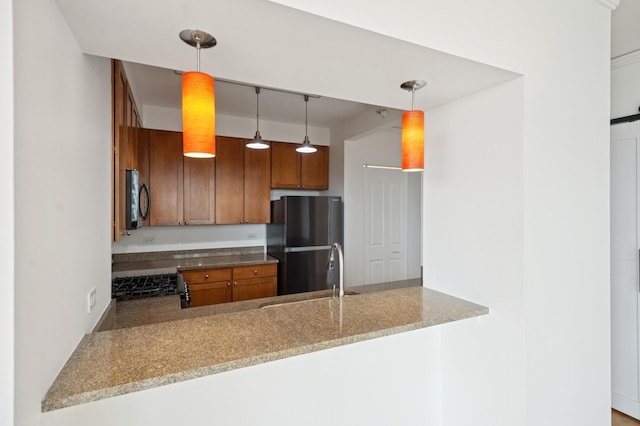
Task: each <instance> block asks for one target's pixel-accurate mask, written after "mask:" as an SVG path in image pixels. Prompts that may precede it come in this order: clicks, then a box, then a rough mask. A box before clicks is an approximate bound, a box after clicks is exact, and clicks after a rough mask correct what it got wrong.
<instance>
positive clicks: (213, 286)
mask: <svg viewBox="0 0 640 426" xmlns="http://www.w3.org/2000/svg"><path fill="white" fill-rule="evenodd" d="M189 293H190V294H191V306H192V307H194V308H195V307H197V306H206V305H215V304H217V303H226V302H231V301H232V300H233V299H232V290H231V281H217V282H212V283H193V284H189Z"/></svg>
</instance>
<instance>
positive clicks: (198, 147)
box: [182, 71, 216, 158]
mask: <svg viewBox="0 0 640 426" xmlns="http://www.w3.org/2000/svg"><path fill="white" fill-rule="evenodd" d="M182 150H183V153H184V155H185V157H194V158H211V157H215V155H216V103H215V85H214V81H213V77H211V76H210V75H208V74H205V73H202V72H195V71H192V72H185V73H184V74H182Z"/></svg>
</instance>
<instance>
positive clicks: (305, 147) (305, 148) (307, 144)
mask: <svg viewBox="0 0 640 426" xmlns="http://www.w3.org/2000/svg"><path fill="white" fill-rule="evenodd" d="M308 105H309V95H304V141H303V142H302V145H300V146H299V147H297V148H296V151H297V152H300V153H302V154H312V153H314V152H316V151H317V150H318V149H317V148H316V147H315V146H313V145H311V141H310V140H309V130H308V120H307V106H308Z"/></svg>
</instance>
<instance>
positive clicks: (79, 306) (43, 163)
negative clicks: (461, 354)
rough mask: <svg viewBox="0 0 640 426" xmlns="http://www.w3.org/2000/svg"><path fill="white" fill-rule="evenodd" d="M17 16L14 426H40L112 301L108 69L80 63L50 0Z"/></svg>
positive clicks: (97, 62)
mask: <svg viewBox="0 0 640 426" xmlns="http://www.w3.org/2000/svg"><path fill="white" fill-rule="evenodd" d="M13 6H14V21H13V23H14V27H13V30H14V32H13V34H14V35H15V39H14V42H15V44H14V46H15V52H16V55H15V58H14V60H15V75H14V90H15V160H14V161H15V165H16V167H15V211H16V213H17V214H16V218H15V237H16V245H15V321H16V326H15V339H16V343H15V350H16V359H15V381H16V387H15V424H18V425H33V424H38V418H39V412H40V401H41V399H42V397H43V396H44V394H45V392H46V391H47V389H48V388H49V386H50V385H51V383H52V382H53V379H54V378H55V377H56V375H57V374H58V371H59V370H60V368H61V367H62V365H63V364H64V363H65V361H66V360H67V358H68V357H69V355H70V354H71V352H72V351H73V350H74V349H75V347H76V345H77V344H78V342H79V341H80V339H81V338H82V336H83V335H84V333H86V332H89V331H90V330H91V329H92V328H93V326H94V325H95V323H96V321H97V320H98V318H99V316H100V314H101V313H102V312H103V311H104V309H105V307H106V306H107V304H108V303H109V301H110V298H111V297H110V296H111V288H110V287H111V285H110V278H111V265H110V261H109V260H110V244H109V242H110V235H109V224H110V221H111V218H110V214H109V211H110V206H111V197H110V195H109V194H110V176H111V173H110V167H111V163H110V161H109V159H110V152H111V126H110V119H111V112H110V108H111V97H110V87H111V84H110V62H109V60H108V59H104V58H97V57H92V56H87V55H84V54H82V53H81V51H80V49H79V48H78V45H77V43H76V41H75V39H74V38H73V36H72V35H71V33H70V31H69V29H68V27H67V25H66V24H65V22H64V20H63V19H62V16H61V15H60V13H59V11H58V8H57V6H56V5H55V3H54V1H53V0H34V1H30V2H14V3H13ZM3 16H4V14H3ZM35 28H37V31H34V29H35ZM36 46H37V47H36ZM3 93H5V92H3ZM3 98H4V96H3ZM2 145H3V148H2V149H3V150H4V149H5V147H4V146H5V145H6V144H2ZM3 154H10V153H6V152H4V151H3ZM1 157H2V158H3V160H2V161H4V158H5V156H4V155H3V156H1ZM3 182H4V180H3ZM9 182H11V180H9ZM9 193H10V191H9ZM3 222H4V221H3ZM2 226H4V223H3V225H2ZM3 240H4V238H3ZM3 244H4V243H3ZM2 269H4V268H2ZM92 287H96V288H97V306H96V307H95V309H94V310H93V312H92V313H91V314H88V313H87V296H88V292H89V290H90V289H91V288H92ZM3 297H4V296H3Z"/></svg>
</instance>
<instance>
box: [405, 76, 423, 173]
mask: <svg viewBox="0 0 640 426" xmlns="http://www.w3.org/2000/svg"><path fill="white" fill-rule="evenodd" d="M426 85H427V83H426V82H424V81H422V80H410V81H405V82H404V83H402V84H401V85H400V88H402V89H404V90H410V91H411V111H405V112H404V113H402V171H403V172H420V171H422V170H424V112H423V111H420V110H416V109H414V104H415V94H416V90H419V89H422V88H423V87H424V86H426Z"/></svg>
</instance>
